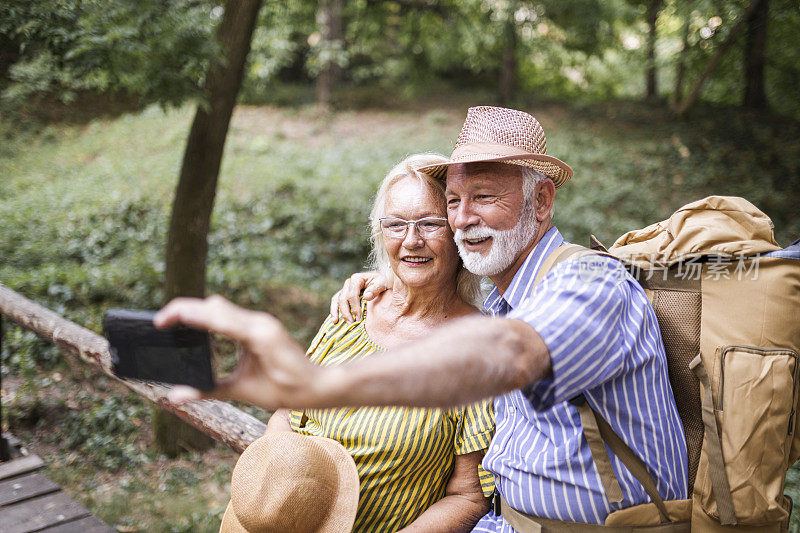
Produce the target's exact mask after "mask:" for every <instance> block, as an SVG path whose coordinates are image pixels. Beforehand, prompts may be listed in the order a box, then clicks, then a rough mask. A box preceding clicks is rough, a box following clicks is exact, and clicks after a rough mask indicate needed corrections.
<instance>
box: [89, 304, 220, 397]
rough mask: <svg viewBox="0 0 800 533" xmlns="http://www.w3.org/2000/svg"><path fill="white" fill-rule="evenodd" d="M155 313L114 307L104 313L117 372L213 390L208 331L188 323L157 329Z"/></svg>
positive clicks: (121, 374)
mask: <svg viewBox="0 0 800 533" xmlns="http://www.w3.org/2000/svg"><path fill="white" fill-rule="evenodd" d="M154 315H155V311H139V310H132V309H111V310H109V311H107V312H106V314H105V315H104V316H103V332H104V334H105V336H106V338H107V339H108V342H109V344H110V345H111V346H110V351H111V361H112V364H113V372H114V375H116V376H118V377H122V378H128V379H138V380H142V381H155V382H160V383H168V384H175V385H189V386H191V387H194V388H196V389H199V390H202V391H209V390H211V389H213V388H214V374H213V371H212V368H211V343H210V340H209V335H208V332H207V331H201V330H197V329H194V328H190V327H187V326H176V327H172V328H169V329H157V328H156V327H155V326H154V325H153V316H154Z"/></svg>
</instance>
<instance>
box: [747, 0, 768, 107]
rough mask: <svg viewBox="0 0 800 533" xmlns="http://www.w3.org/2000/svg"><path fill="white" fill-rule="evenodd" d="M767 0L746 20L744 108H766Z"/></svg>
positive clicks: (762, 0) (762, 1)
mask: <svg viewBox="0 0 800 533" xmlns="http://www.w3.org/2000/svg"><path fill="white" fill-rule="evenodd" d="M768 18H769V0H761V3H759V5H758V8H757V9H756V10H755V11H754V12H753V13H752V14H751V15H750V16H749V17H748V18H747V33H746V37H745V44H744V84H745V88H744V102H743V103H744V106H745V107H753V108H765V107H767V95H766V93H765V92H764V57H765V49H766V45H767V19H768Z"/></svg>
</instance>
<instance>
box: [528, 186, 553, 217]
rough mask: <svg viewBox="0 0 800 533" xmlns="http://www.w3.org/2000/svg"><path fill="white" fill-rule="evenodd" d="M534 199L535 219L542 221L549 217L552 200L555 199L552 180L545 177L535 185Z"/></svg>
mask: <svg viewBox="0 0 800 533" xmlns="http://www.w3.org/2000/svg"><path fill="white" fill-rule="evenodd" d="M533 196H534V199H535V200H536V204H535V205H536V220H538V221H539V222H543V221H544V220H547V219H548V218H550V212H551V211H552V210H553V202H555V199H556V186H555V185H553V180H551V179H550V178H547V179H545V180H542V181H540V182H539V184H538V185H536V190H535V191H534V194H533Z"/></svg>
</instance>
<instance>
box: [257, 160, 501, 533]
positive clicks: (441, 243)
mask: <svg viewBox="0 0 800 533" xmlns="http://www.w3.org/2000/svg"><path fill="white" fill-rule="evenodd" d="M445 160H446V159H445V158H444V157H441V156H438V155H431V154H420V155H413V156H410V157H408V158H406V159H405V160H404V161H402V162H401V163H399V164H398V165H397V166H396V167H395V168H393V169H392V170H391V171H390V172H389V174H388V175H387V176H386V177H385V178H384V180H383V183H381V186H380V188H379V190H378V194H377V196H376V199H375V205H374V206H373V209H372V213H371V215H370V220H371V226H372V243H373V252H372V256H373V260H374V263H375V266H376V267H377V268H378V269H379V270H381V271H382V272H383V273H384V275H385V277H386V279H387V280H392V282H391V289H390V290H388V291H386V292H384V293H382V294H381V295H380V296H378V297H377V298H375V299H373V300H371V301H369V302H363V301H362V307H361V311H362V312H361V319H360V320H358V321H356V322H354V323H348V322H345V321H344V320H339V321H336V322H335V321H334V319H333V318H331V317H328V319H327V320H326V321H325V323H324V324H323V325H322V328H321V329H320V330H319V333H317V336H316V338H315V339H314V340H313V342H312V343H311V347H310V348H309V349H308V356H309V357H310V358H311V360H312V361H314V362H315V363H317V364H320V365H338V364H342V363H345V362H347V361H350V360H353V359H358V358H362V357H368V356H369V355H370V354H372V353H375V352H380V351H383V350H385V349H388V348H392V347H394V346H397V345H398V344H401V343H404V342H407V341H410V340H413V339H416V338H418V337H421V336H424V335H425V334H426V333H428V332H429V330H430V329H431V328H435V327H437V326H439V325H441V324H443V323H444V322H446V321H448V320H452V319H455V318H458V317H463V316H466V315H469V314H472V313H476V312H477V310H476V308H475V307H474V302H475V301H477V298H478V297H479V293H480V290H479V279H478V278H477V277H476V276H474V275H473V274H470V273H469V272H468V271H467V270H466V269H465V268H464V267H463V265H462V263H461V260H460V258H459V256H458V251H457V250H456V246H455V244H454V242H453V234H452V232H451V231H450V228H449V227H448V225H447V218H446V207H445V199H444V185H443V184H442V183H441V182H439V181H437V180H435V179H433V178H431V177H429V176H427V175H425V174H422V173H420V172H417V171H416V170H415V169H417V168H420V167H423V166H426V165H433V164H436V163H439V162H442V161H445ZM430 355H431V357H436V354H430ZM492 419H493V416H492V406H491V403H490V402H488V401H484V402H480V403H478V404H473V405H469V406H466V407H461V408H457V409H449V410H442V409H419V408H404V407H362V408H340V409H308V410H305V411H290V410H286V409H281V410H278V411H276V412H275V414H273V415H272V418H271V419H270V421H269V424H268V426H267V432H276V431H295V432H298V433H302V434H305V435H315V436H322V437H329V438H332V439H334V440H336V441H338V442H340V443H341V444H342V445H343V446H344V447H345V448H346V449H347V450H348V452H349V453H350V454H351V456H352V457H353V459H354V460H355V463H356V466H357V467H358V472H359V477H360V481H361V491H360V497H359V507H358V515H357V517H356V521H355V524H354V531H397V530H399V529H403V528H406V529H405V530H407V531H469V530H470V529H472V526H473V525H474V524H475V523H476V522H477V521H478V519H479V518H480V517H481V516H482V515H483V514H484V513H485V512H486V510H487V500H486V499H485V497H484V494H485V493H486V494H487V495H488V494H490V493H491V489H492V488H493V487H492V479H491V476H490V475H489V474H488V473H486V472H484V471H483V470H481V469H480V461H481V458H482V457H483V454H484V451H485V450H486V448H487V447H488V446H489V441H490V440H491V436H492V432H493V429H494V426H493V421H492ZM482 482H483V483H482ZM482 484H483V486H484V490H482Z"/></svg>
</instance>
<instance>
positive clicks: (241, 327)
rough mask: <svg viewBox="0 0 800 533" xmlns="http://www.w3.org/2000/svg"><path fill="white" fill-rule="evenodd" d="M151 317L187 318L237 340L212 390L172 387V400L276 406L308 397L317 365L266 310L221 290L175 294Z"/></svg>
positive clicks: (161, 323)
mask: <svg viewBox="0 0 800 533" xmlns="http://www.w3.org/2000/svg"><path fill="white" fill-rule="evenodd" d="M153 323H154V324H155V325H156V327H160V328H166V327H170V326H175V325H178V324H186V325H188V326H192V327H195V328H198V329H205V330H209V331H215V332H217V333H221V334H223V335H225V336H227V337H230V338H232V339H234V340H237V341H239V342H241V344H242V351H241V355H240V357H239V361H238V362H237V364H236V368H235V369H234V370H233V372H231V374H230V375H229V376H227V377H225V378H222V379H220V380H218V381H217V383H216V386H215V388H214V390H213V391H211V392H208V393H204V392H201V391H199V390H197V389H193V388H191V387H185V386H179V387H175V388H174V389H173V390H172V392H171V393H170V400H171V401H173V402H175V403H183V402H187V401H193V400H201V399H204V398H217V399H220V400H223V399H233V400H240V401H244V402H248V403H251V404H254V405H258V406H260V407H263V408H265V409H276V408H279V407H287V406H289V405H302V404H303V403H305V401H306V400H308V399H310V398H311V397H313V385H314V384H315V383H316V382H318V379H317V374H318V372H319V371H320V367H318V366H315V365H313V364H312V363H311V362H310V361H309V360H308V358H307V357H306V356H305V351H304V350H303V349H302V347H301V346H300V345H299V344H298V343H297V342H296V341H295V340H294V339H293V338H292V337H291V336H290V335H289V333H288V332H287V331H286V329H285V328H284V327H283V325H282V324H281V323H280V321H279V320H278V319H276V318H275V317H274V316H272V315H270V314H268V313H260V312H256V311H248V310H246V309H243V308H241V307H239V306H237V305H234V304H233V303H231V302H229V301H228V300H226V299H224V298H222V297H221V296H211V297H209V298H206V299H204V300H201V299H197V298H176V299H174V300H172V301H171V302H169V303H168V304H167V305H166V306H165V307H164V308H163V309H161V310H160V311H159V312H158V313H157V314H156V316H155V318H154V319H153Z"/></svg>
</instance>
